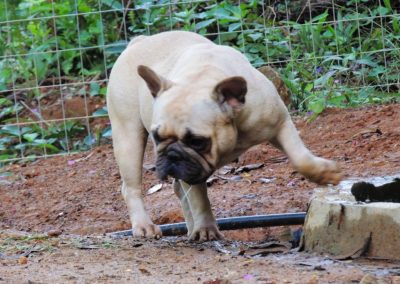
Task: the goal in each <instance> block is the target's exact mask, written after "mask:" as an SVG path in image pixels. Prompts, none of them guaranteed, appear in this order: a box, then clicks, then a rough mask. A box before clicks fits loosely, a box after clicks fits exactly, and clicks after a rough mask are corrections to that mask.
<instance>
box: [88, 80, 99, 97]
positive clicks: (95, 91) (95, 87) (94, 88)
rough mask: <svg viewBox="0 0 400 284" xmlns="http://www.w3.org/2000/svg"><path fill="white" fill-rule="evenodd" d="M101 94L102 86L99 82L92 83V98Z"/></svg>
mask: <svg viewBox="0 0 400 284" xmlns="http://www.w3.org/2000/svg"><path fill="white" fill-rule="evenodd" d="M99 93H100V85H99V83H97V82H91V83H90V96H91V97H94V96H97V95H98V94H99Z"/></svg>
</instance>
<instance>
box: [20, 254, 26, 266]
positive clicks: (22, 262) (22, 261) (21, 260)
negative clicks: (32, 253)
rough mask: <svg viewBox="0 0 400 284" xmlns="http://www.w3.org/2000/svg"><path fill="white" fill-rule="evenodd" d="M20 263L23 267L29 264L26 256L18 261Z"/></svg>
mask: <svg viewBox="0 0 400 284" xmlns="http://www.w3.org/2000/svg"><path fill="white" fill-rule="evenodd" d="M18 263H19V264H21V265H24V264H27V263H28V258H27V257H26V256H21V257H20V258H19V259H18Z"/></svg>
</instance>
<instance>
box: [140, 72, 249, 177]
mask: <svg viewBox="0 0 400 284" xmlns="http://www.w3.org/2000/svg"><path fill="white" fill-rule="evenodd" d="M138 73H139V75H140V76H141V77H142V78H143V79H144V80H145V82H146V84H147V86H148V88H149V90H150V92H151V94H152V95H153V97H154V98H155V101H154V104H153V117H152V126H151V133H150V134H151V137H152V138H153V141H154V143H155V145H156V154H157V163H156V170H157V173H158V175H159V177H160V178H161V179H165V178H166V177H167V176H172V177H174V178H177V179H181V180H183V181H185V182H187V183H189V184H197V183H201V182H204V181H206V180H207V178H208V177H209V176H210V175H211V174H212V173H213V172H214V170H215V169H216V167H217V166H218V165H219V163H220V161H221V157H224V155H226V154H227V153H230V152H232V151H233V149H234V148H235V146H236V142H237V129H236V125H235V116H236V114H237V113H238V112H239V111H240V109H241V108H242V107H243V105H244V103H245V95H246V92H247V85H246V81H245V80H244V79H243V78H242V77H230V78H226V79H223V80H221V81H219V82H217V81H213V80H210V81H209V82H206V83H204V82H203V83H202V84H197V82H189V83H188V84H184V85H182V84H176V83H174V82H172V81H169V80H167V79H165V78H163V77H162V76H160V75H158V74H156V73H155V72H154V71H153V70H151V69H150V68H148V67H146V66H139V67H138Z"/></svg>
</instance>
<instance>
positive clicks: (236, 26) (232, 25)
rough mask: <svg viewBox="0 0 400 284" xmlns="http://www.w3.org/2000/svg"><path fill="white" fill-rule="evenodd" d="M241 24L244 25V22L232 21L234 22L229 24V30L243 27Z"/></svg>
mask: <svg viewBox="0 0 400 284" xmlns="http://www.w3.org/2000/svg"><path fill="white" fill-rule="evenodd" d="M241 25H242V23H232V24H229V26H228V31H229V32H233V31H236V30H237V29H238V28H240V27H241Z"/></svg>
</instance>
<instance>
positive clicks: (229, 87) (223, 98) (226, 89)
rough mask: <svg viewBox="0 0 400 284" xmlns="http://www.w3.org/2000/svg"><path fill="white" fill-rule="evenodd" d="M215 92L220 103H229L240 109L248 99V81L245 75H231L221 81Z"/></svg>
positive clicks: (232, 106)
mask: <svg viewBox="0 0 400 284" xmlns="http://www.w3.org/2000/svg"><path fill="white" fill-rule="evenodd" d="M214 92H215V94H216V98H217V101H218V103H219V104H220V105H223V104H227V105H229V106H230V107H231V108H233V109H234V110H235V109H236V110H238V109H240V108H241V107H242V106H243V105H244V103H245V101H246V99H245V96H246V93H247V83H246V80H245V79H244V78H243V77H240V76H235V77H230V78H227V79H224V80H222V81H221V82H219V83H218V84H217V86H216V87H215V89H214Z"/></svg>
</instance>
